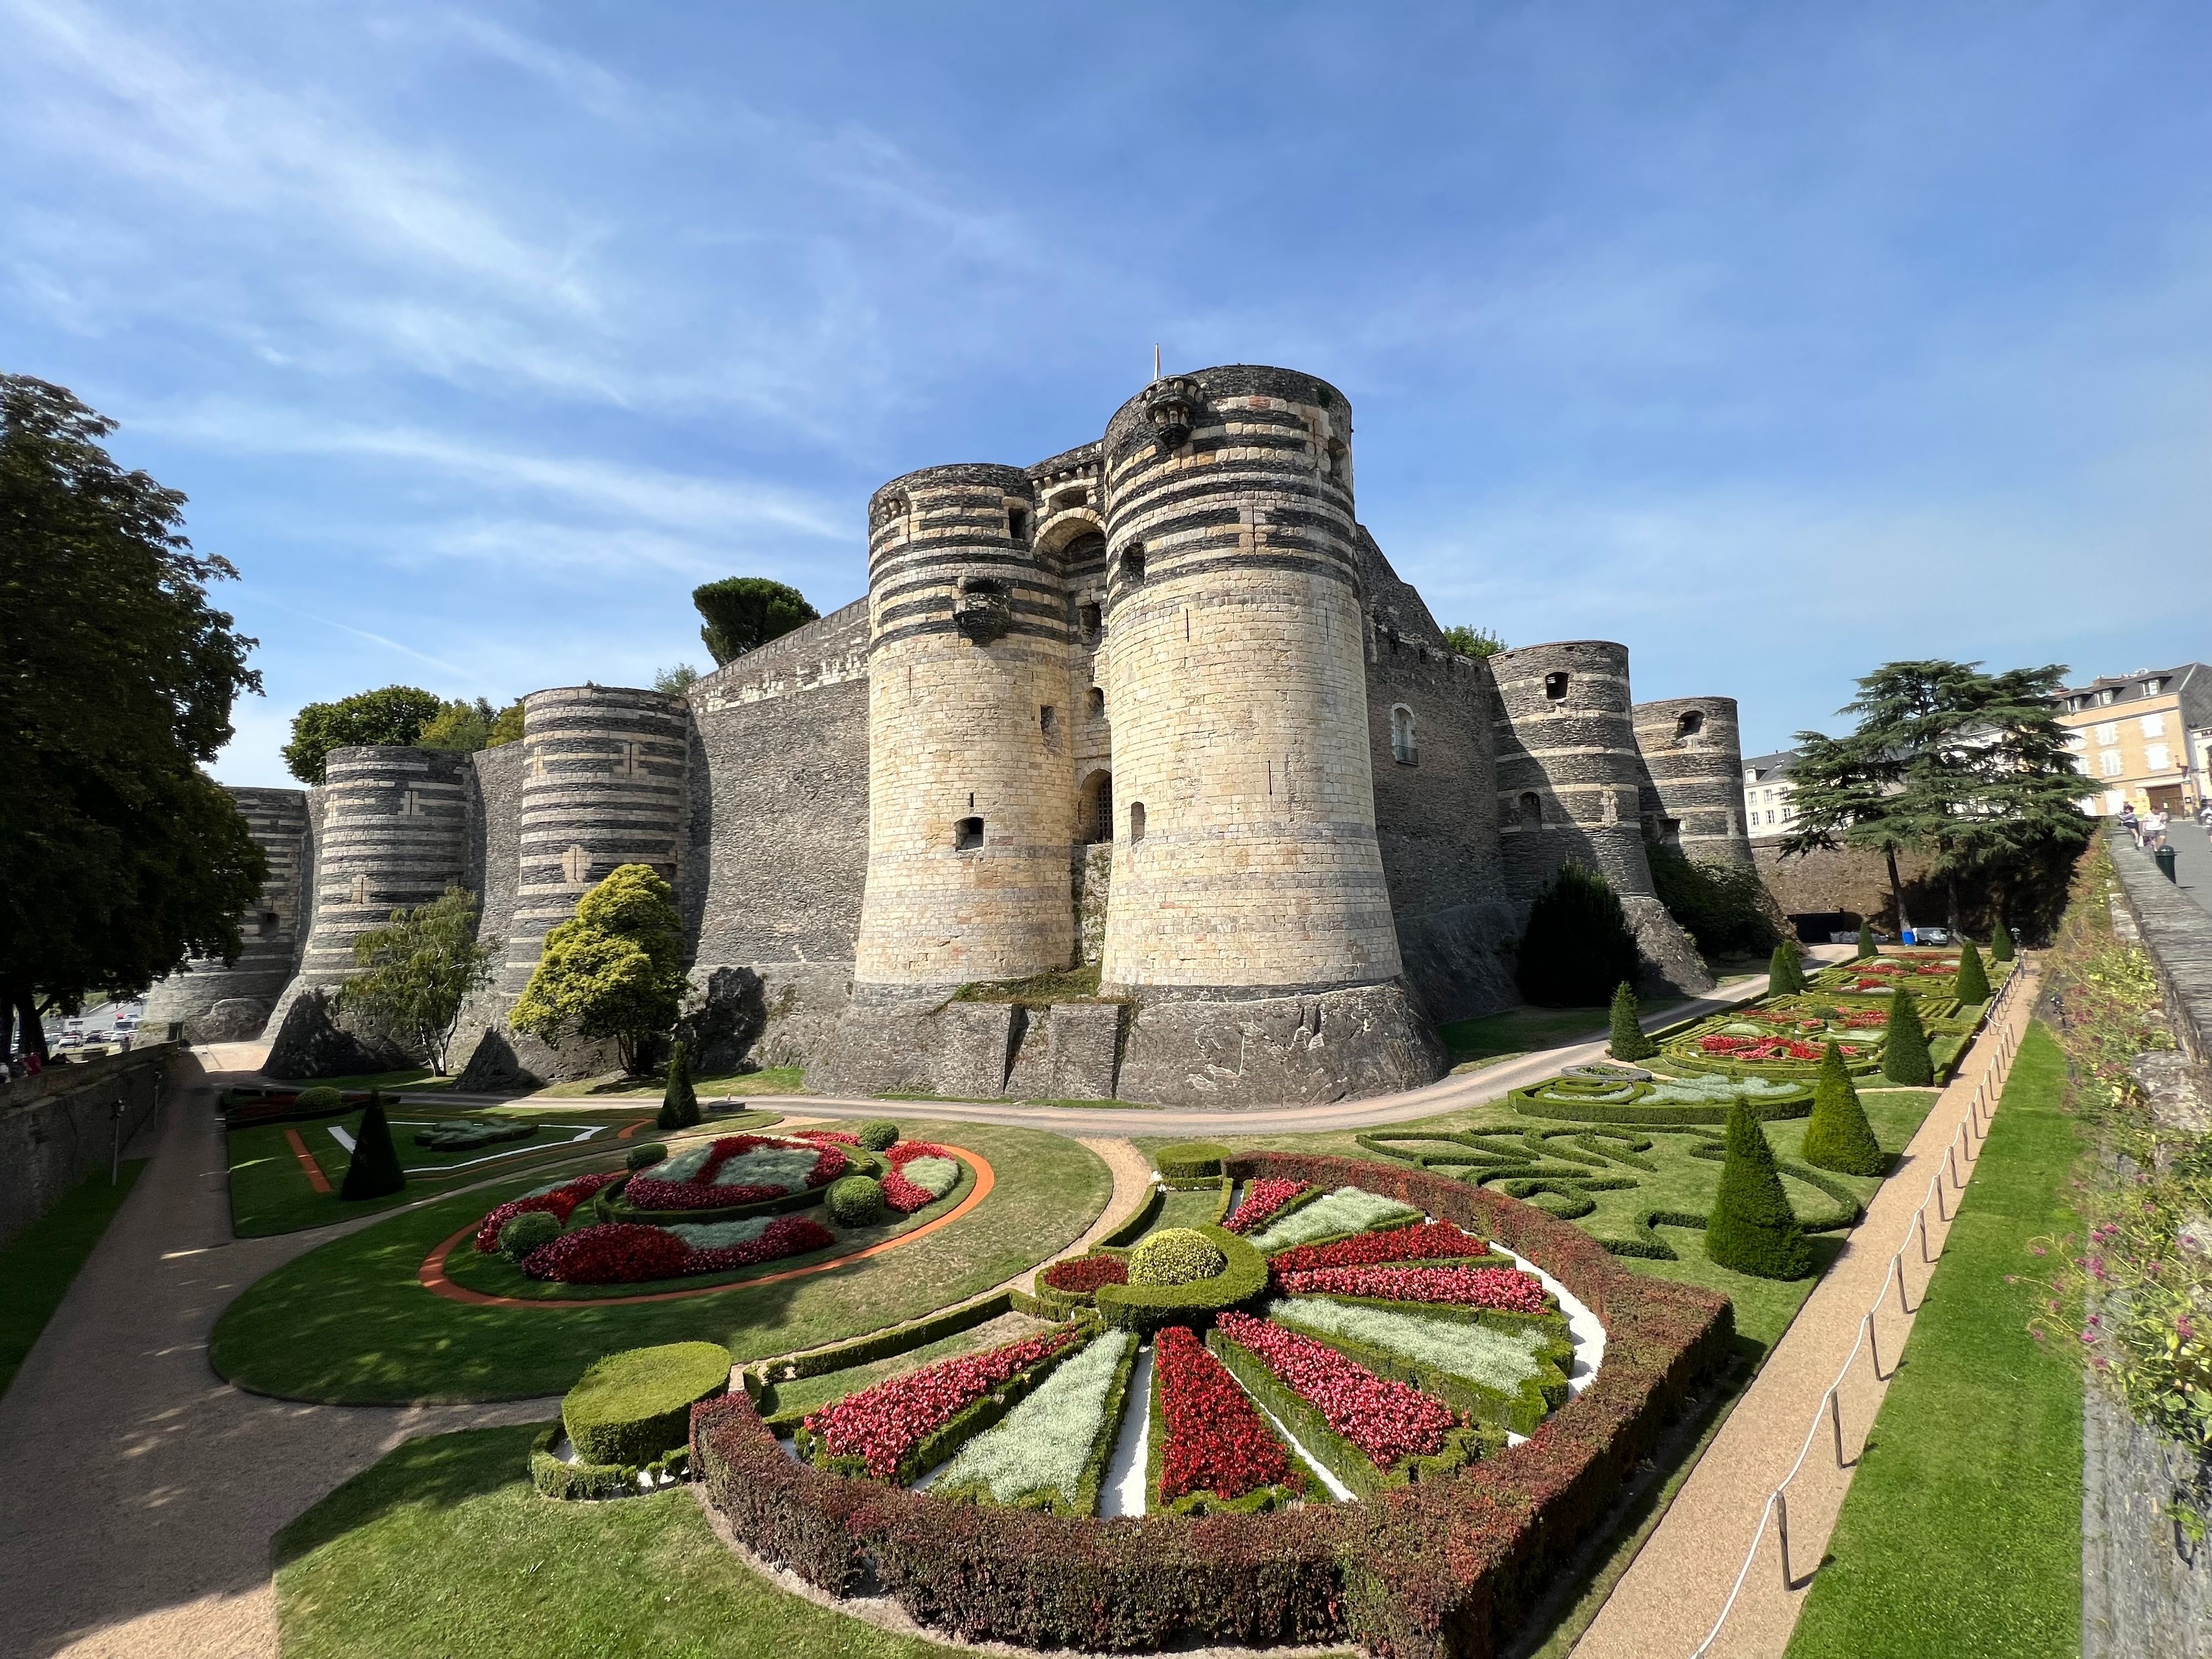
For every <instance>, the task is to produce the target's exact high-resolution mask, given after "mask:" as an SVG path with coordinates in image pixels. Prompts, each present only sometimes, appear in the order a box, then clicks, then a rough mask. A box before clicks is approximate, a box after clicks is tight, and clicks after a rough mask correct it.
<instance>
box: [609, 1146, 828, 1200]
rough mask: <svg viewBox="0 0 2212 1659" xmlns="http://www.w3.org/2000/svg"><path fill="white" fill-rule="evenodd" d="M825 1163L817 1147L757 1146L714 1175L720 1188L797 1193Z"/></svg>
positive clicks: (657, 1173)
mask: <svg viewBox="0 0 2212 1659" xmlns="http://www.w3.org/2000/svg"><path fill="white" fill-rule="evenodd" d="M821 1159H822V1149H821V1148H820V1147H818V1146H756V1147H754V1148H753V1149H752V1151H750V1152H739V1153H738V1155H737V1156H736V1157H735V1158H732V1159H730V1160H729V1161H728V1162H727V1163H726V1164H723V1165H722V1167H721V1168H720V1169H719V1170H715V1171H714V1185H716V1186H717V1187H781V1188H783V1190H784V1191H786V1192H787V1193H792V1192H797V1191H798V1190H799V1188H801V1187H804V1186H805V1184H806V1177H807V1176H811V1175H812V1174H813V1173H814V1166H815V1165H816V1164H818V1163H820V1162H821ZM646 1173H647V1174H648V1175H651V1176H658V1177H659V1179H660V1180H663V1181H671V1180H675V1179H677V1178H678V1177H676V1176H665V1175H662V1174H661V1173H660V1171H659V1170H647V1171H646Z"/></svg>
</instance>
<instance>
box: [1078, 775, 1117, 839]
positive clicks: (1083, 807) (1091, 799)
mask: <svg viewBox="0 0 2212 1659" xmlns="http://www.w3.org/2000/svg"><path fill="white" fill-rule="evenodd" d="M1075 828H1076V834H1077V836H1079V838H1080V839H1082V840H1083V841H1085V842H1098V841H1111V840H1113V839H1114V775H1113V774H1112V773H1110V772H1093V773H1092V774H1091V775H1090V776H1089V777H1087V778H1085V779H1084V781H1083V794H1082V799H1080V800H1079V802H1078V803H1077V806H1076V813H1075Z"/></svg>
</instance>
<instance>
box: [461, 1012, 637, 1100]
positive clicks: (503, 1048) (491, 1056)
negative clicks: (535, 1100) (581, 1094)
mask: <svg viewBox="0 0 2212 1659" xmlns="http://www.w3.org/2000/svg"><path fill="white" fill-rule="evenodd" d="M468 1030H469V1028H468V1027H466V1026H463V1027H462V1028H461V1029H460V1030H459V1031H457V1032H455V1033H454V1039H453V1052H454V1053H455V1054H467V1055H468V1057H469V1058H468V1063H467V1064H466V1065H465V1066H462V1067H461V1074H460V1076H459V1078H458V1079H455V1080H454V1084H453V1086H454V1087H455V1088H456V1089H460V1090H465V1091H474V1092H478V1093H483V1094H504V1093H507V1092H510V1091H522V1090H528V1089H542V1088H544V1087H545V1086H546V1085H548V1084H551V1083H580V1082H581V1081H583V1080H584V1079H586V1078H594V1077H605V1076H606V1075H607V1073H610V1072H612V1071H614V1070H615V1069H616V1068H617V1067H618V1066H620V1065H621V1064H622V1054H621V1051H620V1049H619V1048H617V1046H616V1045H615V1043H614V1042H611V1041H609V1042H564V1043H562V1045H561V1046H560V1047H559V1048H554V1047H551V1046H550V1045H549V1044H547V1043H544V1042H539V1041H538V1039H537V1038H536V1037H533V1036H524V1035H523V1034H522V1033H521V1032H520V1031H516V1030H509V1029H508V1028H507V1026H504V1025H484V1026H480V1027H478V1028H477V1030H478V1031H479V1035H478V1036H477V1039H476V1041H475V1042H473V1043H471V1042H469V1041H468Z"/></svg>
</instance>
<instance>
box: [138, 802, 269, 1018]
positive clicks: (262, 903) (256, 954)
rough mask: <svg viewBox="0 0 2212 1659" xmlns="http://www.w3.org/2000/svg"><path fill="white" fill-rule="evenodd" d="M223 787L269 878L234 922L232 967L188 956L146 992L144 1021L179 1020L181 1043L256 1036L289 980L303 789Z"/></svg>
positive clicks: (217, 961)
mask: <svg viewBox="0 0 2212 1659" xmlns="http://www.w3.org/2000/svg"><path fill="white" fill-rule="evenodd" d="M225 788H226V793H228V794H229V796H230V798H231V800H232V801H233V802H234V804H235V805H236V806H237V807H238V811H239V816H240V817H243V818H244V819H245V820H246V833H247V834H248V835H250V836H252V837H253V844H254V845H255V846H257V847H258V848H260V849H261V851H262V853H263V854H264V856H265V857H266V858H267V859H268V860H269V879H268V880H267V881H265V882H264V883H263V884H262V887H261V892H260V896H258V898H256V899H255V900H254V902H253V903H252V906H250V907H249V908H247V909H246V912H245V914H244V915H241V916H240V917H239V919H238V933H239V938H240V940H241V941H242V942H243V944H244V946H245V948H244V949H243V950H242V951H240V952H239V957H238V960H237V961H236V962H234V963H231V964H230V965H229V966H228V967H225V966H224V965H223V963H222V960H221V959H220V958H216V959H215V960H212V961H210V960H207V959H205V958H202V957H194V958H193V959H192V960H191V961H190V962H188V963H185V964H184V965H183V966H182V967H180V968H179V969H177V971H176V972H174V973H173V974H171V975H169V976H168V977H167V979H165V980H163V981H161V983H160V984H158V985H156V986H155V987H153V989H151V990H150V991H149V992H148V993H147V994H146V1012H145V1022H146V1024H148V1025H149V1027H158V1026H163V1025H167V1024H172V1023H177V1022H181V1023H182V1024H183V1025H184V1028H185V1033H184V1035H185V1042H236V1041H239V1040H241V1039H244V1038H249V1037H254V1036H259V1035H260V1034H261V1028H262V1026H263V1025H264V1024H266V1023H267V1021H268V1018H269V1013H270V1010H271V1009H272V1008H274V1007H275V1006H276V1000H277V999H278V998H279V997H281V996H282V995H283V994H284V987H285V986H286V985H287V984H289V982H290V981H291V978H292V967H293V963H294V962H295V959H296V958H297V957H298V956H299V953H300V930H301V922H302V921H303V915H302V913H303V912H304V911H305V910H306V908H307V906H306V905H305V904H304V903H303V902H302V899H303V896H304V895H303V894H302V892H301V872H302V861H303V856H304V854H305V851H306V841H307V792H306V791H305V790H302V789H240V788H230V787H228V786H225Z"/></svg>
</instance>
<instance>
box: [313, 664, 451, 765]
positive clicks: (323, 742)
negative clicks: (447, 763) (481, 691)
mask: <svg viewBox="0 0 2212 1659" xmlns="http://www.w3.org/2000/svg"><path fill="white" fill-rule="evenodd" d="M445 707H446V705H445V704H444V703H442V702H440V701H439V700H438V699H437V698H435V697H434V696H431V695H430V694H429V693H428V691H425V690H422V689H421V688H419V687H417V686H412V685H387V686H386V687H385V688H384V689H383V690H381V691H357V692H356V693H355V694H354V695H353V696H350V697H341V698H339V699H338V700H337V702H311V703H309V704H307V707H306V708H302V709H301V711H300V712H299V713H298V714H295V715H294V716H293V717H292V741H291V742H289V743H288V744H285V745H284V765H285V767H286V769H288V770H289V771H290V773H291V774H292V775H293V776H294V777H295V778H297V779H299V780H300V781H301V782H302V783H320V782H322V781H323V777H324V767H325V763H327V762H328V760H329V758H330V753H331V750H333V749H355V748H362V747H368V746H382V747H387V748H398V749H405V748H409V747H411V746H412V745H413V744H416V743H418V742H419V741H421V739H422V728H423V727H424V726H428V725H429V724H430V722H431V721H432V720H436V719H437V718H438V716H439V715H440V714H442V713H443V712H444V711H445Z"/></svg>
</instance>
